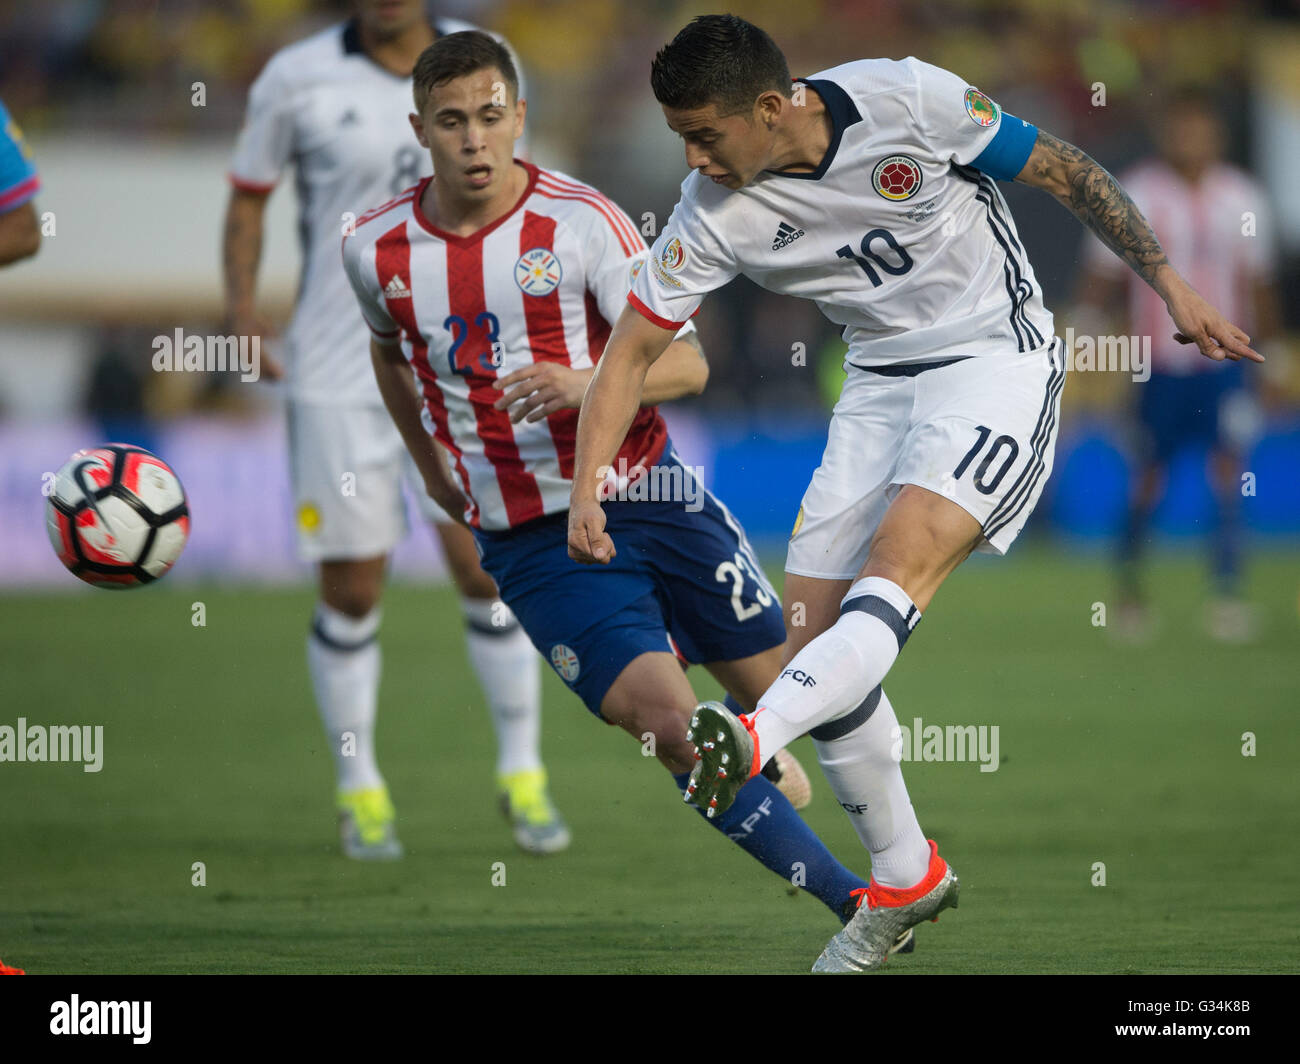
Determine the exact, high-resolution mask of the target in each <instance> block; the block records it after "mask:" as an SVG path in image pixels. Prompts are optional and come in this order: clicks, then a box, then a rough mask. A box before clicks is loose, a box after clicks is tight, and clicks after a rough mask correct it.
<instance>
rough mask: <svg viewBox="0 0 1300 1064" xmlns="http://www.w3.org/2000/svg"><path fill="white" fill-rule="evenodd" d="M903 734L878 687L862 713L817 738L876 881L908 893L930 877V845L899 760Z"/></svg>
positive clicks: (835, 791)
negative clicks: (922, 828)
mask: <svg viewBox="0 0 1300 1064" xmlns="http://www.w3.org/2000/svg"><path fill="white" fill-rule="evenodd" d="M873 707H874V708H873ZM863 716H865V720H863V719H861V718H862V717H863ZM901 734H902V733H901V732H900V730H899V727H898V718H897V717H895V716H894V707H893V706H891V705H890V704H889V699H888V698H887V697H886V696H885V692H884V691H882V690H881V689H880V688H879V687H877V688H876V689H875V690H874V691H873V692H872V693H871V695H870V696H869V697H868V698H867V700H866V701H865V702H864V703H863V704H862V706H861V708H860V709H858V710H855V711H854V712H853V713H851V714H849V715H848V716H846V717H840V718H839V719H838V720H833V721H830V722H829V723H827V724H823V725H821V726H820V727H818V728H814V729H813V731H812V738H813V745H814V746H816V748H817V760H818V761H820V762H821V766H822V771H823V772H824V773H825V774H826V782H827V783H829V784H830V786H831V792H832V793H833V794H834V795H835V798H836V799H837V800H838V801H839V803H840V807H841V808H842V809H844V811H845V812H846V813H848V815H849V820H850V821H852V822H853V827H854V830H856V831H857V833H858V838H860V839H861V840H862V845H863V846H865V847H866V848H867V851H868V852H869V853H870V854H871V874H872V876H873V877H875V880H876V882H877V883H879V884H880V885H881V886H884V887H900V888H905V887H914V886H916V884H918V883H919V882H921V880H923V879H924V878H925V874H926V872H928V871H929V869H930V844H929V843H928V842H926V840H925V834H924V833H923V832H922V831H921V825H920V824H919V823H918V822H917V819H916V813H915V812H914V811H913V810H912V800H911V799H910V798H909V797H908V796H907V784H905V783H904V782H903V767H902V765H901V764H900V760H899V758H898V757H896V756H895V754H899V753H901V750H900V749H899V745H898V744H899V742H900V741H901Z"/></svg>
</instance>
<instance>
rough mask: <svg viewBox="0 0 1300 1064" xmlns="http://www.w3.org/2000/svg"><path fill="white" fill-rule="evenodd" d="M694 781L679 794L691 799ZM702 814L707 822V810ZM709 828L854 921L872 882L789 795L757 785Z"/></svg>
mask: <svg viewBox="0 0 1300 1064" xmlns="http://www.w3.org/2000/svg"><path fill="white" fill-rule="evenodd" d="M690 778H691V774H690V773H689V772H683V773H682V774H681V775H678V776H674V777H673V780H674V781H675V782H676V783H677V789H678V790H679V791H681V792H682V793H685V791H686V784H687V783H688V782H689V781H690ZM697 811H698V812H699V814H700V815H701V816H704V810H702V809H698V810H697ZM706 820H707V818H706ZM707 822H708V823H709V824H712V825H713V826H714V827H715V828H717V829H718V830H719V831H721V832H722V833H723V834H724V835H726V836H727V838H729V839H731V841H732V842H734V843H735V844H736V845H737V846H739V847H740V848H741V849H742V850H744V851H745V852H746V853H747V854H749V855H750V856H751V857H753V858H754V859H755V860H757V861H760V862H762V864H763V865H764V866H765V867H767V868H770V869H771V870H772V871H773V872H775V873H776V874H777V875H778V876H780V877H781V878H782V879H784V880H786V882H788V883H793V884H794V885H795V886H798V887H802V888H803V889H804V890H806V891H808V893H810V894H812V895H814V896H815V897H817V898H819V899H820V900H821V902H822V903H823V904H824V905H825V906H826V907H827V908H828V909H830V911H831V912H833V913H834V914H835V916H836V918H837V919H838V920H839V921H840V923H845V922H846V921H847V919H848V917H851V916H852V915H853V908H854V907H850V906H848V904H847V903H848V902H849V900H850V899H851V898H852V897H853V891H855V890H861V889H863V888H865V887H866V885H867V883H866V880H864V879H862V878H861V877H860V876H857V875H855V874H854V873H852V872H850V871H849V870H848V869H847V868H845V867H844V866H843V865H842V864H840V863H839V861H837V860H836V859H835V858H834V857H833V856H832V855H831V852H830V850H828V849H827V848H826V845H825V843H823V842H822V840H821V839H819V838H818V837H817V836H816V835H815V834H814V833H813V830H812V828H810V827H809V826H808V825H807V824H805V823H804V822H803V818H802V817H801V816H800V815H799V814H798V813H797V812H795V808H794V806H792V805H791V804H790V803H789V801H788V800H787V799H786V797H785V795H784V794H782V793H781V792H780V791H779V790H777V789H776V786H775V785H774V784H773V783H772V782H771V780H769V779H767V778H766V777H765V776H761V775H759V776H755V777H754V778H753V779H751V780H750V781H749V782H748V783H746V784H745V785H744V786H743V787H741V788H740V793H739V794H737V795H736V800H735V801H734V802H732V804H731V808H730V809H728V810H727V811H726V812H725V813H723V814H722V815H721V816H717V817H714V818H713V819H711V820H707Z"/></svg>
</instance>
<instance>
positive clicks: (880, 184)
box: [871, 155, 922, 203]
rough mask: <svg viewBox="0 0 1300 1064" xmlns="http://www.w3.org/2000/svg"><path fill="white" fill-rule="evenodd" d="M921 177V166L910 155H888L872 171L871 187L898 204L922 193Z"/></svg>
mask: <svg viewBox="0 0 1300 1064" xmlns="http://www.w3.org/2000/svg"><path fill="white" fill-rule="evenodd" d="M921 176H922V175H921V166H920V164H919V163H918V162H917V161H916V160H915V159H913V158H912V157H911V156H910V155H886V156H885V157H884V158H883V159H881V160H880V162H878V163H876V168H875V169H874V170H872V171H871V187H872V188H874V189H875V190H876V191H877V192H878V193H879V194H880V195H882V196H884V197H885V199H887V200H893V201H894V202H896V203H897V202H899V201H901V200H905V199H911V198H912V197H913V196H915V195H916V194H917V193H918V192H920V191H921Z"/></svg>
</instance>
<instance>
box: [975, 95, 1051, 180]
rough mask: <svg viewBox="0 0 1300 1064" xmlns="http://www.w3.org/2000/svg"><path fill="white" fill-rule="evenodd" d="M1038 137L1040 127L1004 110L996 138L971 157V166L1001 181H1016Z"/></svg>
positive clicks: (994, 135) (995, 134) (994, 136)
mask: <svg viewBox="0 0 1300 1064" xmlns="http://www.w3.org/2000/svg"><path fill="white" fill-rule="evenodd" d="M1037 139H1038V127H1037V126H1031V125H1030V124H1029V123H1028V122H1026V121H1024V120H1023V119H1020V118H1017V117H1016V116H1015V115H1009V114H1007V113H1006V112H1005V111H1003V112H1002V122H1001V123H1000V124H999V126H998V131H997V132H996V133H994V134H993V139H992V140H991V141H989V142H988V144H987V145H986V146H985V148H984V150H983V151H982V152H980V153H979V155H977V156H976V157H975V158H974V159H972V160H971V166H973V167H975V169H976V170H982V171H984V173H986V174H988V175H989V177H992V178H996V179H997V180H998V181H1014V180H1015V179H1016V175H1017V174H1018V173H1020V171H1021V170H1023V169H1024V168H1025V162H1026V161H1027V160H1028V159H1029V153H1030V152H1031V151H1033V150H1034V141H1036V140H1037Z"/></svg>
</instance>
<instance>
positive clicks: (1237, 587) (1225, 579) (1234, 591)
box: [1211, 495, 1241, 598]
mask: <svg viewBox="0 0 1300 1064" xmlns="http://www.w3.org/2000/svg"><path fill="white" fill-rule="evenodd" d="M1214 518H1215V521H1214V536H1213V540H1212V544H1213V545H1212V547H1211V568H1212V569H1213V572H1214V587H1215V590H1216V591H1217V592H1218V594H1220V595H1222V596H1223V597H1225V598H1236V597H1237V595H1238V594H1239V593H1240V591H1241V496H1240V495H1236V496H1231V495H1230V496H1228V497H1227V498H1217V499H1215V512H1214Z"/></svg>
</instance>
